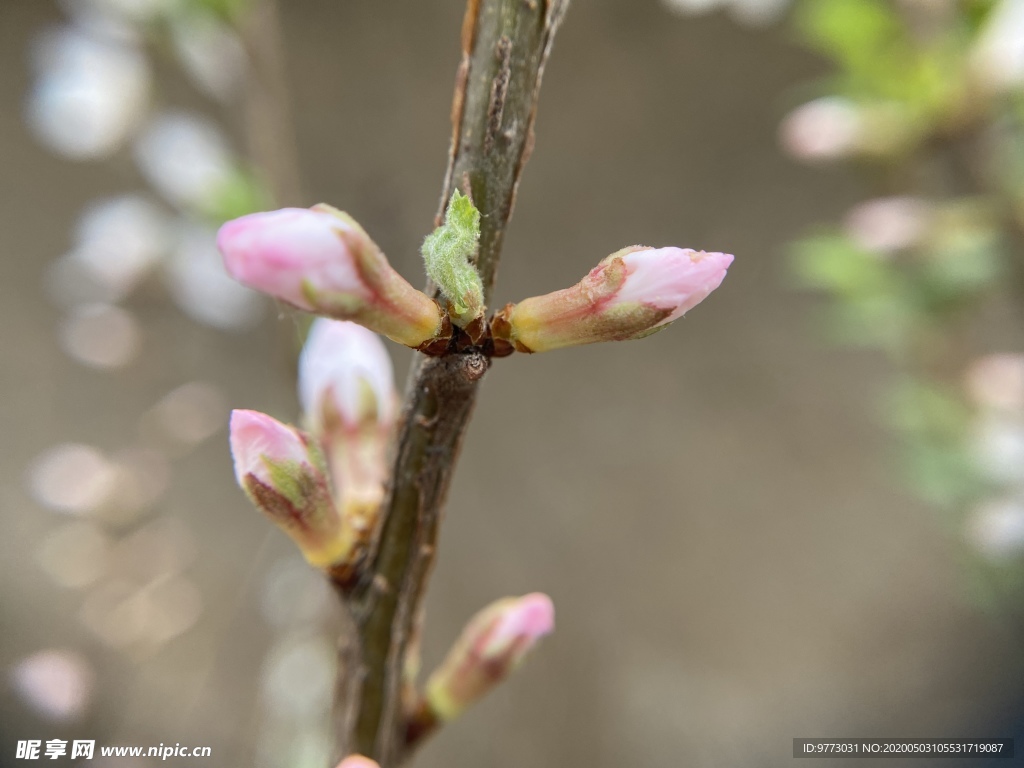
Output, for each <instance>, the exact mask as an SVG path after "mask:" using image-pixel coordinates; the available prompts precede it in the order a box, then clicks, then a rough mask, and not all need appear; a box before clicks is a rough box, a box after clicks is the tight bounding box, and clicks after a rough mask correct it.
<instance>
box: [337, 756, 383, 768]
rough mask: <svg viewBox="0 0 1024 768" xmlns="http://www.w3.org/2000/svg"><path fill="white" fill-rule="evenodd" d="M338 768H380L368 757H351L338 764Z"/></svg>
mask: <svg viewBox="0 0 1024 768" xmlns="http://www.w3.org/2000/svg"><path fill="white" fill-rule="evenodd" d="M338 768H380V766H379V765H377V763H375V762H374V761H373V760H371V759H370V758H368V757H363V756H362V755H352V756H351V757H346V758H345V759H344V760H342V761H341V762H340V763H338Z"/></svg>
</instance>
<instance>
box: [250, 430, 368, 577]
mask: <svg viewBox="0 0 1024 768" xmlns="http://www.w3.org/2000/svg"><path fill="white" fill-rule="evenodd" d="M230 433H231V434H230V438H231V454H232V456H233V457H234V460H235V478H236V479H237V480H238V484H239V486H241V488H242V490H243V491H245V493H246V495H247V496H248V497H249V499H250V500H251V501H252V503H253V504H255V505H256V507H257V508H259V509H260V510H261V511H262V512H263V513H264V514H266V515H267V517H269V518H270V519H271V520H272V521H273V522H274V523H275V524H276V525H277V526H278V527H279V528H281V530H283V531H284V532H285V533H287V534H288V535H289V536H290V537H291V538H292V540H293V541H295V543H296V544H298V546H299V549H301V550H302V554H303V555H304V556H305V557H306V559H307V560H308V561H309V562H310V563H311V564H312V565H314V566H317V567H320V568H327V567H330V566H331V565H333V564H335V563H336V562H338V561H339V560H341V559H343V558H344V556H345V555H346V554H347V552H348V550H349V549H350V548H351V544H350V542H348V541H346V538H347V537H346V536H345V533H344V531H343V526H342V521H341V516H340V515H339V514H338V511H337V509H336V508H335V506H334V502H333V500H332V499H331V490H330V486H329V483H328V481H327V474H326V471H325V468H324V465H323V460H322V458H321V456H320V455H319V451H318V449H317V447H316V445H315V442H314V441H313V440H311V439H310V438H309V437H308V436H306V435H304V434H303V433H301V432H299V431H298V430H297V429H294V428H293V427H289V426H288V425H286V424H282V423H281V422H279V421H277V420H276V419H273V418H271V417H270V416H267V415H266V414H263V413H258V412H256V411H241V410H235V411H232V412H231V426H230Z"/></svg>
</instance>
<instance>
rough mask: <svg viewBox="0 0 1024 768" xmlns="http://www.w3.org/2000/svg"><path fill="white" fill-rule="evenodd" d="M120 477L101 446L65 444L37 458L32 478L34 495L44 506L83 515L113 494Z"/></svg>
mask: <svg viewBox="0 0 1024 768" xmlns="http://www.w3.org/2000/svg"><path fill="white" fill-rule="evenodd" d="M116 477H117V472H116V470H115V468H114V465H113V463H112V462H111V461H110V460H109V459H107V457H106V456H104V455H103V453H102V452H101V451H100V450H99V449H97V448H94V447H93V446H91V445H80V444H76V443H62V444H60V445H57V446H55V447H53V448H51V449H50V450H48V451H46V452H45V453H43V454H42V455H41V456H39V457H38V458H36V460H35V461H34V462H33V463H32V465H31V467H30V468H29V478H28V481H29V489H30V491H31V493H32V498H34V499H35V500H36V502H38V503H39V504H41V505H42V506H44V507H47V508H48V509H52V510H54V511H56V512H67V513H70V514H81V513H84V512H90V511H92V510H95V509H97V508H98V507H100V506H101V505H102V504H103V503H104V502H105V501H106V500H107V499H108V498H109V497H110V494H111V492H112V490H113V486H114V482H115V479H116Z"/></svg>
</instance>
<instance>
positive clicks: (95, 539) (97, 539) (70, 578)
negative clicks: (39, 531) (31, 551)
mask: <svg viewBox="0 0 1024 768" xmlns="http://www.w3.org/2000/svg"><path fill="white" fill-rule="evenodd" d="M109 552H110V540H109V538H108V537H107V536H106V535H105V534H104V533H103V531H102V530H101V529H100V528H99V527H98V526H97V525H95V524H94V523H92V522H89V521H86V520H76V521H74V522H71V523H68V524H67V525H62V526H61V527H60V528H57V529H56V530H54V531H51V532H50V533H49V534H47V536H46V538H45V539H43V543H42V544H41V545H40V547H39V550H38V552H37V553H36V558H37V560H38V562H39V565H40V567H41V568H42V569H43V571H44V572H45V573H46V575H47V576H49V577H50V578H51V579H52V580H53V581H54V582H55V583H57V584H59V585H60V586H62V587H68V588H81V587H86V586H88V585H90V584H92V583H94V582H95V581H96V580H97V579H99V578H100V577H101V576H102V575H103V573H104V571H105V569H106V560H107V555H108V554H109Z"/></svg>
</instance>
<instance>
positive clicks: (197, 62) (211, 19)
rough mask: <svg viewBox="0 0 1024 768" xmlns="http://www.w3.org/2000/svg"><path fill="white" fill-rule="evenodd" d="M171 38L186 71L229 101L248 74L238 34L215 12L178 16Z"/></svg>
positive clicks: (202, 84) (201, 87)
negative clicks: (214, 13)
mask: <svg viewBox="0 0 1024 768" xmlns="http://www.w3.org/2000/svg"><path fill="white" fill-rule="evenodd" d="M171 40H172V42H173V43H174V50H175V52H176V53H177V55H178V60H179V61H180V62H181V65H182V67H183V68H184V70H185V72H186V73H187V74H188V75H189V77H191V78H192V80H193V81H194V82H195V84H196V85H197V86H198V87H199V88H200V89H201V90H203V91H204V92H206V93H207V94H209V95H210V96H212V97H213V98H215V99H219V100H220V101H228V100H229V99H230V98H231V97H232V96H233V95H234V94H235V92H236V91H237V89H238V86H239V85H240V84H241V81H242V78H243V77H244V75H245V66H246V56H245V48H244V47H243V45H242V41H241V40H240V39H239V37H238V34H237V33H236V32H235V31H234V29H232V28H231V27H230V26H228V25H227V24H225V23H224V22H222V21H221V20H220V19H218V18H217V17H216V16H214V15H213V14H209V13H207V14H199V13H191V14H187V15H182V16H179V17H176V18H175V19H174V21H173V23H172V25H171Z"/></svg>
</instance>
